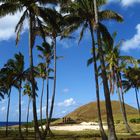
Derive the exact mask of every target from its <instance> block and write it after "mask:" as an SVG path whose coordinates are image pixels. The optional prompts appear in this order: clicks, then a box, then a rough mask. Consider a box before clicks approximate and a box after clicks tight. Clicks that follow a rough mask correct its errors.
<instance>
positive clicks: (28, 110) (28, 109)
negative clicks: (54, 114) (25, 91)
mask: <svg viewBox="0 0 140 140" xmlns="http://www.w3.org/2000/svg"><path fill="white" fill-rule="evenodd" d="M30 103H31V97H29V101H28V108H27V125H26V133H27V135H28V123H29V112H30Z"/></svg>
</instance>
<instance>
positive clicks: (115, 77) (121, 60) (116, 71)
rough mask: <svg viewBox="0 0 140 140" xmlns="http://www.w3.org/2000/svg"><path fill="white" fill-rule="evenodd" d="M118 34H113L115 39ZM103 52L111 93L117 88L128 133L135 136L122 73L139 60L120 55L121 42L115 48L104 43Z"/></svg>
mask: <svg viewBox="0 0 140 140" xmlns="http://www.w3.org/2000/svg"><path fill="white" fill-rule="evenodd" d="M115 37H116V33H114V34H113V38H114V39H115ZM102 44H103V46H104V47H103V51H104V54H105V62H106V69H107V76H108V79H109V85H110V92H111V93H114V89H115V87H116V91H117V94H118V98H119V102H120V110H121V113H122V118H123V121H124V124H125V127H126V131H127V132H129V133H132V134H134V132H133V131H132V129H131V128H130V126H129V124H128V121H127V114H126V110H125V104H124V101H123V89H122V82H121V81H122V78H121V77H122V76H121V74H122V72H123V71H124V70H125V69H126V67H127V66H128V65H131V64H135V65H136V63H137V60H136V59H134V58H133V57H131V56H124V55H121V54H120V46H121V44H122V43H121V41H120V42H119V43H117V44H116V45H115V43H113V46H110V47H107V46H106V43H105V42H103V43H102Z"/></svg>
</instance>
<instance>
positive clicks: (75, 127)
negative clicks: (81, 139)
mask: <svg viewBox="0 0 140 140" xmlns="http://www.w3.org/2000/svg"><path fill="white" fill-rule="evenodd" d="M44 127H45V126H44ZM50 128H51V130H65V131H83V130H99V125H98V124H97V123H95V122H88V123H87V122H82V123H80V124H66V125H61V126H51V127H50ZM104 129H105V130H106V129H107V126H106V125H104Z"/></svg>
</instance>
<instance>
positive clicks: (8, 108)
mask: <svg viewBox="0 0 140 140" xmlns="http://www.w3.org/2000/svg"><path fill="white" fill-rule="evenodd" d="M10 102H11V89H10V90H9V94H8V107H7V117H6V132H5V134H6V136H8V122H9V111H10Z"/></svg>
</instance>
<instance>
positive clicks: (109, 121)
mask: <svg viewBox="0 0 140 140" xmlns="http://www.w3.org/2000/svg"><path fill="white" fill-rule="evenodd" d="M97 39H98V47H99V57H100V64H101V69H102V80H103V87H104V95H105V104H106V112H107V124H108V130H109V140H117V137H116V132H115V126H114V119H113V112H112V106H111V99H110V92H109V87H108V79H107V74H106V68H105V61H104V56H103V50H102V46H101V39H100V31H99V29H98V30H97Z"/></svg>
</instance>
